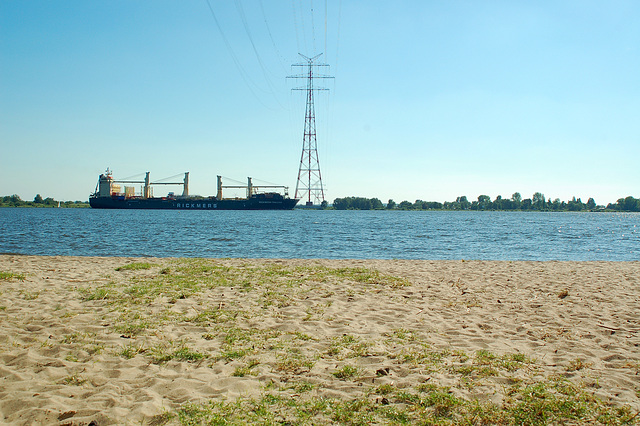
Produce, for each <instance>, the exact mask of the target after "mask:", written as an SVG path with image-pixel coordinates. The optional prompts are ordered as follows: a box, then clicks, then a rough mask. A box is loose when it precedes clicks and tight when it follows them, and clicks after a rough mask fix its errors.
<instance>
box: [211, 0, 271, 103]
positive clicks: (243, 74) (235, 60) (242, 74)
mask: <svg viewBox="0 0 640 426" xmlns="http://www.w3.org/2000/svg"><path fill="white" fill-rule="evenodd" d="M206 2H207V6H209V11H210V12H211V16H212V17H213V21H214V22H215V24H216V27H218V31H219V32H220V36H221V37H222V41H224V44H225V46H226V47H227V50H228V51H229V54H230V55H231V59H232V60H233V63H234V64H235V66H236V68H237V69H238V72H239V73H240V77H242V80H243V81H244V83H245V84H246V85H247V88H248V89H249V91H250V92H251V94H252V95H253V97H254V98H256V100H257V101H258V102H259V103H260V105H262V106H263V107H265V108H267V109H269V110H272V111H273V109H272V108H270V107H268V106H267V105H265V103H264V102H262V100H261V99H260V98H259V97H258V95H257V94H256V92H255V91H254V90H253V88H252V87H251V85H253V86H255V87H256V88H258V89H259V86H258V85H257V84H255V83H254V82H253V81H252V80H251V79H250V78H249V75H248V74H247V73H246V71H245V70H244V68H242V64H240V61H239V60H238V57H237V56H236V54H235V53H234V51H233V48H232V47H231V44H230V43H229V40H227V37H226V36H225V35H224V31H223V30H222V26H221V25H220V22H219V21H218V18H217V16H216V13H215V12H214V10H213V7H212V6H211V3H210V1H209V0H206ZM265 93H266V92H265Z"/></svg>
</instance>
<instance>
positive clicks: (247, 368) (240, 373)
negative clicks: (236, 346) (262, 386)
mask: <svg viewBox="0 0 640 426" xmlns="http://www.w3.org/2000/svg"><path fill="white" fill-rule="evenodd" d="M259 364H260V362H259V361H258V360H257V359H252V360H250V361H249V362H248V363H247V364H245V365H242V366H238V367H236V369H235V370H234V371H233V374H232V376H235V377H244V376H247V375H251V374H253V373H252V371H251V369H252V368H254V367H255V366H257V365H259Z"/></svg>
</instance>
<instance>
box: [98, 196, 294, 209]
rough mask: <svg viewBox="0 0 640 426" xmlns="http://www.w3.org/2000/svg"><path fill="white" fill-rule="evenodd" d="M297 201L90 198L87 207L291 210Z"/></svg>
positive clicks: (278, 199)
mask: <svg viewBox="0 0 640 426" xmlns="http://www.w3.org/2000/svg"><path fill="white" fill-rule="evenodd" d="M297 203H298V200H296V199H290V198H276V197H274V198H266V197H265V198H249V199H224V200H218V199H215V198H204V199H198V200H195V199H179V198H176V199H172V198H146V199H124V198H121V197H91V198H89V205H90V206H91V207H92V208H95V209H143V210H291V209H293V208H294V207H295V206H296V204H297Z"/></svg>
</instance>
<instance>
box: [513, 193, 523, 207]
mask: <svg viewBox="0 0 640 426" xmlns="http://www.w3.org/2000/svg"><path fill="white" fill-rule="evenodd" d="M511 200H513V202H514V203H516V204H518V205H520V203H521V202H522V195H520V193H519V192H514V193H513V194H512V195H511Z"/></svg>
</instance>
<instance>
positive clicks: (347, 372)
mask: <svg viewBox="0 0 640 426" xmlns="http://www.w3.org/2000/svg"><path fill="white" fill-rule="evenodd" d="M332 374H333V376H334V377H336V378H338V379H341V380H346V379H353V378H356V377H359V376H360V375H361V374H362V371H361V370H360V369H359V368H358V367H354V366H353V365H349V364H345V365H343V366H342V368H340V369H338V370H337V371H334V372H333V373H332Z"/></svg>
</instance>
